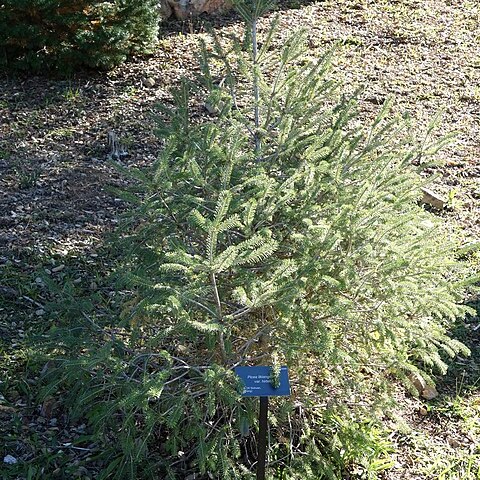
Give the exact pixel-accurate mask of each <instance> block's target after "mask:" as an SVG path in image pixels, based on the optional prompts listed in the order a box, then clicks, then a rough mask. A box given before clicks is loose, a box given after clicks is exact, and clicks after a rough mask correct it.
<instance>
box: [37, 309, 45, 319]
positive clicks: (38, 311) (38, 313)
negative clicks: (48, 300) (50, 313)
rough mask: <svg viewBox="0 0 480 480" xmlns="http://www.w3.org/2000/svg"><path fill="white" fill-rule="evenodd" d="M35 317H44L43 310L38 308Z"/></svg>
mask: <svg viewBox="0 0 480 480" xmlns="http://www.w3.org/2000/svg"><path fill="white" fill-rule="evenodd" d="M35 315H36V316H37V317H41V316H42V315H45V310H44V309H43V308H39V309H38V310H35Z"/></svg>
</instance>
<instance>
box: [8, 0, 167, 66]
mask: <svg viewBox="0 0 480 480" xmlns="http://www.w3.org/2000/svg"><path fill="white" fill-rule="evenodd" d="M157 3H158V2H157V1H156V0H110V1H98V0H79V1H75V2H72V1H69V0H60V1H58V0H5V1H3V2H1V3H0V67H2V68H8V69H13V70H23V71H28V72H38V71H41V70H44V69H49V70H56V71H59V72H68V71H71V70H72V69H74V68H75V67H78V66H87V67H93V68H101V69H108V68H111V67H113V66H115V65H118V64H119V63H121V62H123V61H124V60H125V59H126V57H127V56H128V55H129V54H132V53H145V52H148V51H150V50H151V48H152V47H153V46H154V45H155V41H156V35H157V32H158V21H159V15H158V5H157Z"/></svg>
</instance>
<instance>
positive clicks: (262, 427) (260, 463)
mask: <svg viewBox="0 0 480 480" xmlns="http://www.w3.org/2000/svg"><path fill="white" fill-rule="evenodd" d="M267 418H268V397H260V414H259V417H258V426H259V428H258V456H257V480H265V465H266V463H267Z"/></svg>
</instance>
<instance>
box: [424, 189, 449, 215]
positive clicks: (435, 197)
mask: <svg viewBox="0 0 480 480" xmlns="http://www.w3.org/2000/svg"><path fill="white" fill-rule="evenodd" d="M422 193H423V198H422V202H423V203H426V204H427V205H430V206H431V207H433V208H436V209H438V210H442V209H443V208H445V205H447V203H448V202H447V200H446V199H445V198H443V197H442V196H441V195H439V194H438V193H435V192H433V191H432V190H429V189H428V188H422Z"/></svg>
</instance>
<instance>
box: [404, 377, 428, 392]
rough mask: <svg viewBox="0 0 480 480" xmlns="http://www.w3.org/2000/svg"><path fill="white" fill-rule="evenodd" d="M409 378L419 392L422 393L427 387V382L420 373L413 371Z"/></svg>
mask: <svg viewBox="0 0 480 480" xmlns="http://www.w3.org/2000/svg"><path fill="white" fill-rule="evenodd" d="M408 379H409V380H410V381H411V382H412V383H413V386H414V387H415V388H416V389H417V390H418V393H421V392H422V391H423V390H425V388H426V387H427V382H426V381H425V380H424V379H423V378H422V377H421V376H420V375H419V374H418V373H411V374H410V375H409V376H408Z"/></svg>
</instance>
